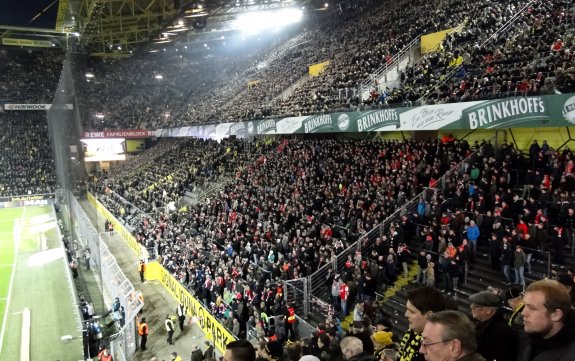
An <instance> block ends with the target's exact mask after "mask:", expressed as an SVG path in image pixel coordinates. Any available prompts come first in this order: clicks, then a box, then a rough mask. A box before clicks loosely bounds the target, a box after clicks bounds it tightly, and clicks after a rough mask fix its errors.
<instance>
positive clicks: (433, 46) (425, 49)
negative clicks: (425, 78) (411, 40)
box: [421, 27, 459, 54]
mask: <svg viewBox="0 0 575 361" xmlns="http://www.w3.org/2000/svg"><path fill="white" fill-rule="evenodd" d="M457 29H459V27H455V28H450V29H446V30H442V31H438V32H436V33H431V34H426V35H422V36H421V54H427V53H431V52H433V51H436V50H437V49H439V44H441V42H442V41H443V39H445V37H446V36H447V34H449V33H452V32H454V31H456V30H457Z"/></svg>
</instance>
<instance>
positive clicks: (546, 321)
mask: <svg viewBox="0 0 575 361" xmlns="http://www.w3.org/2000/svg"><path fill="white" fill-rule="evenodd" d="M523 303H524V304H525V308H524V309H523V311H522V312H521V315H522V316H523V329H524V331H525V334H526V336H527V337H526V338H524V339H522V340H521V341H523V342H521V343H520V347H519V357H518V358H517V359H518V360H519V361H532V360H536V361H551V360H553V361H571V360H573V355H575V313H574V311H573V310H572V309H571V298H570V297H569V293H568V292H567V289H566V288H565V287H564V286H562V285H561V284H560V283H559V282H557V281H554V280H540V281H537V282H533V283H532V284H530V285H529V287H527V289H526V290H525V296H524V297H523Z"/></svg>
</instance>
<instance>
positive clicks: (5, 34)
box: [0, 0, 73, 47]
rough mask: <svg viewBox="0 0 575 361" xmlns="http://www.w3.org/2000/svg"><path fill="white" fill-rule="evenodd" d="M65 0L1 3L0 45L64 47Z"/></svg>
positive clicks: (9, 0)
mask: <svg viewBox="0 0 575 361" xmlns="http://www.w3.org/2000/svg"><path fill="white" fill-rule="evenodd" d="M67 8H68V1H67V0H34V1H13V0H0V39H1V41H0V44H1V45H8V46H10V45H11V46H30V47H65V46H66V43H67V41H66V37H67V36H68V35H67V33H68V30H67V28H69V27H73V23H70V22H69V20H70V19H69V17H67V16H66V13H67Z"/></svg>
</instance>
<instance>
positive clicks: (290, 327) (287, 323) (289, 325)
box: [284, 304, 296, 340]
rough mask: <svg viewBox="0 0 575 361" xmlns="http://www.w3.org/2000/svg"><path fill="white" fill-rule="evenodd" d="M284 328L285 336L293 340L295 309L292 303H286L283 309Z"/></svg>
mask: <svg viewBox="0 0 575 361" xmlns="http://www.w3.org/2000/svg"><path fill="white" fill-rule="evenodd" d="M284 314H285V320H284V328H285V333H286V337H287V338H288V339H291V340H295V330H294V325H295V323H296V318H295V309H294V306H293V305H291V304H290V305H287V307H286V311H285V313H284Z"/></svg>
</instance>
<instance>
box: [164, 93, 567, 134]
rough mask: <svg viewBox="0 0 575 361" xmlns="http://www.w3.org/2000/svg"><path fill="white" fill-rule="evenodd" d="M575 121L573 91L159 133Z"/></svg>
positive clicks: (288, 131)
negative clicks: (571, 92)
mask: <svg viewBox="0 0 575 361" xmlns="http://www.w3.org/2000/svg"><path fill="white" fill-rule="evenodd" d="M574 124H575V94H558V95H543V96H536V97H512V98H503V99H494V100H482V101H473V102H466V103H450V104H437V105H425V106H419V107H406V108H386V109H374V110H368V111H359V112H347V113H331V114H321V115H310V116H300V117H289V118H281V119H263V120H255V121H248V122H237V123H222V124H209V125H198V126H191V127H182V128H171V129H160V130H158V131H156V135H157V136H160V137H199V138H213V139H222V138H225V137H229V136H231V135H234V136H237V137H239V138H244V137H250V136H255V135H265V134H309V133H344V132H345V133H348V132H349V133H357V132H359V133H361V132H380V131H414V130H440V129H444V130H454V129H478V128H482V129H492V128H526V127H564V126H569V125H574Z"/></svg>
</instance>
